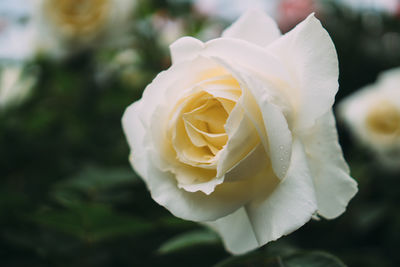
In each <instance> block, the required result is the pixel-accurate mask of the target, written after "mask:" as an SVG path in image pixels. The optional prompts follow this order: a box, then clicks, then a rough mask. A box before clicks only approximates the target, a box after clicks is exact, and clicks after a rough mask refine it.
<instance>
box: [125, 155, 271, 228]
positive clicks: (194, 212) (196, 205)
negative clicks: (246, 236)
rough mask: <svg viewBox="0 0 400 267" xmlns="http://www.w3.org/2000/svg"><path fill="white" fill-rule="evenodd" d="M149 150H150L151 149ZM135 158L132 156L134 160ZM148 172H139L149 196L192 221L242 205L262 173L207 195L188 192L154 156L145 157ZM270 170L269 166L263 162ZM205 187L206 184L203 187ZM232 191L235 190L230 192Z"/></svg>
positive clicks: (251, 195)
mask: <svg viewBox="0 0 400 267" xmlns="http://www.w3.org/2000/svg"><path fill="white" fill-rule="evenodd" d="M150 153H151V152H150ZM147 156H148V155H147ZM134 160H137V159H132V161H131V163H132V164H135V166H136V164H138V163H136V162H133V161H134ZM146 160H147V163H148V168H147V173H146V174H147V175H146V176H142V178H143V179H144V181H145V182H146V184H147V186H148V188H149V190H150V192H151V195H152V198H153V199H154V200H155V201H156V202H157V203H158V204H160V205H162V206H164V207H165V208H167V209H168V210H169V211H170V212H171V213H172V214H174V215H175V216H176V217H179V218H182V219H185V220H192V221H202V222H204V221H214V220H217V219H218V218H221V217H224V216H227V215H229V214H231V213H232V212H234V211H235V210H237V209H239V208H240V207H242V206H243V205H244V204H245V203H247V202H248V201H249V200H250V199H251V198H252V197H253V196H254V193H255V191H256V190H258V189H259V188H260V184H262V183H263V180H265V177H264V176H262V175H260V176H258V177H254V178H252V179H247V180H240V181H235V182H229V183H222V184H220V185H218V186H216V187H215V189H214V191H213V192H212V193H211V194H209V195H206V194H205V193H204V192H199V191H197V192H187V191H186V190H184V189H180V188H178V186H177V182H176V177H175V176H174V174H172V173H171V172H164V171H160V169H158V168H157V166H156V165H155V164H154V162H155V161H156V159H153V158H147V159H146ZM265 168H266V169H267V170H265V171H263V172H262V173H265V172H266V171H268V170H270V168H269V167H268V166H265ZM203 189H204V191H206V189H205V188H203ZM232 192H235V194H232Z"/></svg>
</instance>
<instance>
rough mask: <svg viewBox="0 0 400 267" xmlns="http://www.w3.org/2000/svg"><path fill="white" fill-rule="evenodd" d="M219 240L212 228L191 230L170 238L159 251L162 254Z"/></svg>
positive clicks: (214, 242)
mask: <svg viewBox="0 0 400 267" xmlns="http://www.w3.org/2000/svg"><path fill="white" fill-rule="evenodd" d="M218 242H219V238H218V236H217V235H216V234H215V233H214V232H212V231H210V230H206V229H205V230H198V231H191V232H187V233H184V234H181V235H178V236H176V237H174V238H172V239H170V240H168V241H167V242H165V243H164V244H163V245H162V246H161V247H160V249H159V250H158V252H159V253H160V254H168V253H173V252H178V251H181V250H184V249H188V248H191V247H194V246H199V245H209V244H216V243H218Z"/></svg>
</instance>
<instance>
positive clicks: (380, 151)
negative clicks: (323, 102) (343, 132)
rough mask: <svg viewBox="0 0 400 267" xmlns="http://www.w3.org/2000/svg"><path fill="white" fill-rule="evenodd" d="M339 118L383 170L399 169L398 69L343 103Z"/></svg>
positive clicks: (399, 84)
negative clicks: (379, 161)
mask: <svg viewBox="0 0 400 267" xmlns="http://www.w3.org/2000/svg"><path fill="white" fill-rule="evenodd" d="M338 110H339V114H340V116H341V117H342V118H343V120H344V121H345V122H346V124H347V125H348V126H349V129H350V130H351V131H352V132H353V133H354V136H355V137H356V138H357V139H358V140H359V141H361V143H363V144H364V145H366V146H367V147H369V148H371V149H372V151H374V152H376V153H377V156H378V159H379V160H381V161H382V163H383V164H385V165H386V166H387V167H393V168H397V169H398V168H400V68H397V69H393V70H389V71H386V72H384V73H383V74H381V75H380V76H379V77H378V80H377V82H376V83H375V84H372V85H368V86H366V87H364V88H362V89H360V90H359V91H357V92H355V93H354V94H352V95H350V96H349V97H347V98H346V99H344V100H343V101H342V102H341V103H340V105H339V107H338Z"/></svg>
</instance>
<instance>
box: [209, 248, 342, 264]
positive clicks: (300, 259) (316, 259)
mask: <svg viewBox="0 0 400 267" xmlns="http://www.w3.org/2000/svg"><path fill="white" fill-rule="evenodd" d="M241 266H249V267H250V266H251V267H252V266H254V267H256V266H257V267H345V266H346V265H345V264H344V263H343V262H342V261H340V260H339V259H338V258H337V257H335V256H333V255H331V254H329V253H327V252H323V251H300V252H295V253H290V254H286V255H274V256H270V255H267V254H266V253H265V252H253V253H250V254H247V255H244V256H235V257H231V258H228V259H227V260H224V261H222V262H220V263H218V264H217V265H216V267H241Z"/></svg>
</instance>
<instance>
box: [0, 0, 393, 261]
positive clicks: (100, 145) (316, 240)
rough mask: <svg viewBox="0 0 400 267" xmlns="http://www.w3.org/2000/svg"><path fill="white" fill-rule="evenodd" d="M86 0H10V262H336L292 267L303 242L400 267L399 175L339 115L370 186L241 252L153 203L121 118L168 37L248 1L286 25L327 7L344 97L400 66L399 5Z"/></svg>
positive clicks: (309, 247)
mask: <svg viewBox="0 0 400 267" xmlns="http://www.w3.org/2000/svg"><path fill="white" fill-rule="evenodd" d="M76 3H77V2H76V1H73V0H0V266H5V267H10V266H12V267H14V266H32V267H36V266H76V267H80V266H85V267H86V266H213V265H216V264H219V265H218V266H327V263H326V264H324V263H322V264H321V262H319V263H318V257H317V263H316V264H320V265H293V262H295V263H296V260H299V259H297V258H296V256H293V255H296V253H297V252H304V253H311V255H315V254H312V253H316V252H315V251H324V252H317V255H322V254H323V253H325V252H327V253H329V255H335V256H326V257H325V258H329V257H331V259H332V260H333V261H335V262H336V263H335V264H337V265H330V266H341V265H340V264H339V263H338V261H339V260H337V261H336V257H337V258H338V259H340V260H341V261H342V262H344V263H345V264H347V265H348V266H367V267H368V266H400V253H398V252H399V250H400V209H399V203H400V175H399V174H400V173H399V171H398V170H391V169H388V168H386V167H383V166H382V165H381V164H379V161H377V160H376V158H375V157H374V153H373V152H371V150H369V149H368V148H367V147H365V146H364V145H362V144H359V143H356V142H355V140H354V138H352V137H351V133H350V132H349V130H348V128H346V127H345V125H344V123H343V122H342V121H341V120H338V129H339V136H340V143H341V144H342V147H343V150H344V155H345V158H346V159H347V161H348V163H349V165H350V168H351V172H352V176H353V177H354V178H355V179H356V180H357V181H358V183H359V193H358V194H357V195H356V197H355V198H354V199H353V200H352V201H351V202H350V204H349V206H348V209H347V211H346V212H345V213H344V214H343V215H342V216H341V217H339V218H338V219H335V220H332V221H327V220H324V219H322V220H320V221H312V222H310V223H308V224H306V225H305V226H304V227H302V228H301V229H299V230H297V231H296V232H294V233H293V234H291V235H289V236H287V237H283V238H281V239H279V240H278V241H276V242H272V243H270V244H268V245H266V246H265V247H263V248H260V249H259V250H257V251H255V252H253V253H250V254H249V255H247V256H244V257H232V256H231V255H229V254H228V253H227V252H225V250H224V248H223V246H222V243H221V242H220V240H219V238H218V237H217V236H216V235H215V234H214V233H213V232H210V231H209V230H207V229H205V228H203V227H202V226H201V225H199V224H196V223H192V222H187V221H183V220H180V219H177V218H175V217H173V216H172V215H171V214H170V213H169V212H168V211H167V210H165V209H164V208H162V207H160V206H158V205H157V204H156V203H155V202H154V201H153V200H152V199H151V197H150V194H149V192H148V191H147V189H146V187H145V185H144V183H143V182H142V181H141V179H140V178H139V177H138V176H137V175H135V173H134V171H133V170H132V169H131V167H130V165H129V163H128V155H129V148H128V145H127V142H126V140H125V137H124V135H123V132H122V128H121V122H120V120H121V117H122V114H123V112H124V110H125V108H126V107H127V106H128V105H130V104H131V103H132V102H134V101H135V100H137V99H139V98H140V96H141V94H142V91H143V90H144V88H145V87H146V85H147V84H148V83H150V82H151V81H152V79H153V78H154V77H155V76H156V75H157V73H159V72H160V71H161V70H163V69H166V68H168V67H169V65H170V57H169V52H168V46H169V44H170V43H171V42H173V41H174V40H176V39H177V38H179V37H181V36H185V35H190V36H194V37H196V38H199V39H200V40H203V41H207V40H209V39H212V38H215V37H218V36H219V35H220V33H221V32H222V30H223V29H224V28H225V27H226V26H228V25H229V24H231V23H232V21H234V20H235V19H236V18H237V17H238V16H239V15H240V14H241V13H242V12H244V11H245V10H246V9H248V8H260V9H263V10H265V11H266V12H267V13H269V14H270V15H271V16H272V17H274V18H275V19H276V20H277V21H278V23H279V27H280V28H281V30H282V31H283V32H287V31H288V30H290V29H291V28H293V26H294V25H296V24H297V23H298V22H300V21H301V20H303V19H304V18H305V17H306V16H307V15H308V14H309V13H311V12H315V13H316V16H317V17H318V18H319V19H320V20H321V22H322V24H323V25H324V27H325V28H326V29H327V31H328V32H329V34H330V35H331V37H332V39H333V41H334V43H335V45H336V49H337V52H338V57H339V62H340V81H339V82H340V90H339V93H338V94H337V98H336V99H337V103H339V102H340V100H341V99H343V98H345V97H346V96H348V95H350V94H351V93H353V92H355V91H357V90H358V89H359V88H361V87H363V86H365V85H367V84H370V83H373V82H374V81H375V80H376V78H377V76H378V75H379V73H381V72H382V71H384V70H387V69H391V68H394V67H400V1H398V0H369V1H367V0H337V1H333V0H332V1H327V0H326V1H317V0H281V1H279V0H264V1H263V0H246V1H239V0H230V1H228V0H219V1H212V0H197V1H196V0H166V1H161V0H84V1H79V3H80V4H79V5H77V4H76ZM399 90H400V85H399ZM318 253H320V254H318ZM321 253H322V254H321ZM303 255H304V254H303ZM308 255H310V254H308ZM323 255H328V254H323ZM293 257H294V258H293ZM322 258H324V257H322ZM322 258H321V259H322ZM293 259H295V260H294V261H293ZM282 262H285V263H287V264H286V265H283V264H282ZM300 262H301V259H300ZM322 262H323V261H322ZM291 264H292V265H291ZM297 264H299V263H298V262H297Z"/></svg>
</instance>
